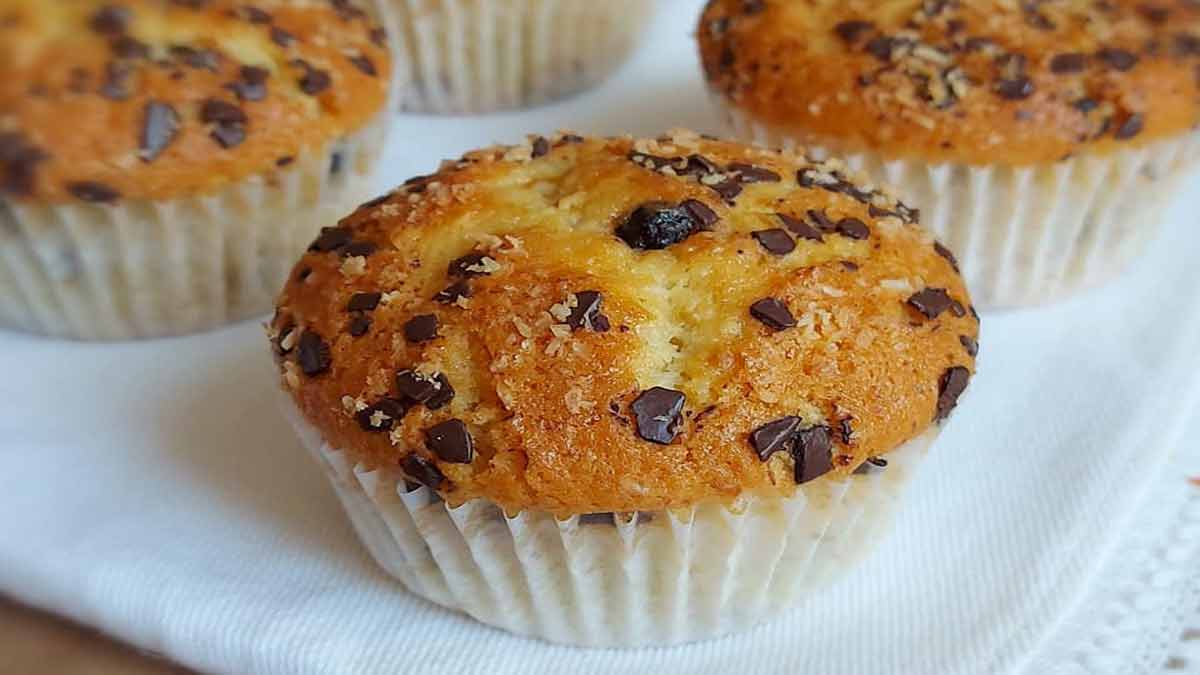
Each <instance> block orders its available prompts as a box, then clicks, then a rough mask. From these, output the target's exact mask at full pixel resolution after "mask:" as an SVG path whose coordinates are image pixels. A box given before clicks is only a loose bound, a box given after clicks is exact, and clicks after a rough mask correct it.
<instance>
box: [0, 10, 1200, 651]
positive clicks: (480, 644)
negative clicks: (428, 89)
mask: <svg viewBox="0 0 1200 675" xmlns="http://www.w3.org/2000/svg"><path fill="white" fill-rule="evenodd" d="M698 6H699V3H698V2H697V1H696V0H663V2H662V12H661V15H660V17H659V20H658V23H657V24H656V25H655V26H654V28H653V30H652V32H651V36H650V39H649V40H648V42H647V45H646V46H645V48H644V49H643V50H642V51H641V53H639V54H638V56H637V58H636V59H635V61H634V62H633V63H631V64H630V65H629V66H628V67H627V68H626V69H625V70H623V71H622V72H621V73H619V75H618V76H617V78H616V79H615V80H614V81H612V82H610V83H609V84H608V85H606V86H605V87H604V88H602V89H600V90H598V91H595V92H591V93H589V94H587V95H585V96H583V97H580V98H577V99H574V100H572V101H568V102H565V103H562V104H559V105H554V106H549V107H545V108H541V109H538V110H535V111H529V112H524V113H506V114H500V115H494V116H489V117H486V118H425V117H407V118H402V120H401V122H400V123H399V125H398V133H397V135H396V137H394V138H393V141H392V143H391V145H390V147H389V148H388V156H389V157H390V158H391V159H390V169H389V174H388V176H387V177H385V181H384V182H389V181H390V182H396V181H398V180H400V179H402V178H404V177H406V176H408V175H412V174H416V173H425V172H428V171H430V170H432V169H433V168H435V167H436V164H437V161H438V160H439V159H440V158H442V157H452V156H457V155H458V154H460V153H461V152H462V151H463V150H466V149H468V148H471V147H473V146H477V145H481V144H486V143H489V142H492V141H497V140H510V141H511V140H516V139H518V138H519V137H520V135H521V134H522V133H523V132H526V131H542V132H545V131H551V130H553V129H555V128H560V127H570V128H574V129H578V130H581V131H585V132H603V133H614V132H622V131H632V132H637V133H655V132H657V131H660V130H662V129H664V128H666V127H670V126H677V125H678V126H691V127H694V128H698V129H700V130H714V129H715V128H716V119H715V116H714V115H713V114H712V113H710V111H709V109H708V107H707V105H706V104H705V100H704V94H703V90H702V88H701V84H700V78H699V75H698V69H697V65H696V63H695V57H694V50H693V47H692V43H691V41H690V32H691V30H692V25H693V18H694V16H695V13H696V11H697V10H698ZM1198 198H1200V183H1197V182H1195V181H1193V182H1192V183H1190V184H1189V191H1188V194H1185V195H1181V197H1180V201H1179V203H1178V204H1176V206H1175V207H1174V208H1173V209H1172V212H1171V224H1170V226H1169V227H1168V228H1167V232H1166V233H1165V234H1164V236H1163V237H1161V238H1160V239H1158V240H1157V241H1156V242H1155V243H1154V244H1153V246H1152V251H1151V253H1150V255H1149V256H1148V257H1147V258H1145V259H1143V260H1141V261H1139V263H1138V264H1137V266H1136V268H1135V269H1134V270H1132V271H1131V273H1130V274H1129V275H1128V276H1127V277H1125V278H1124V279H1122V280H1121V282H1120V283H1119V284H1116V285H1112V286H1109V287H1107V288H1104V289H1101V290H1099V291H1096V292H1092V293H1088V294H1086V295H1083V296H1081V297H1079V298H1077V299H1074V300H1071V301H1069V302H1066V303H1064V304H1061V305H1057V306H1053V307H1048V308H1042V309H1033V310H1025V311H1014V312H1008V313H1003V314H995V315H991V314H988V315H985V316H984V321H983V333H982V341H981V342H982V351H981V360H980V372H979V375H978V377H977V378H976V379H975V381H974V382H973V383H972V386H971V389H970V391H969V393H968V395H967V396H966V397H965V398H964V400H963V402H962V405H961V406H960V409H959V412H958V413H957V414H956V416H955V418H954V419H953V420H952V422H951V423H950V424H949V426H948V428H947V430H946V432H945V433H944V434H943V436H942V439H941V440H940V441H939V443H938V444H937V446H936V447H935V450H934V452H933V454H932V456H931V458H930V460H929V461H928V462H927V464H926V467H925V470H924V471H923V473H922V475H921V476H920V477H919V478H918V480H917V482H916V484H915V485H914V489H913V493H914V494H913V497H912V499H911V500H910V501H909V502H908V503H907V504H906V505H905V507H904V508H903V510H902V511H901V512H900V513H899V514H898V526H897V530H896V532H895V533H894V534H893V535H892V536H891V537H889V538H888V539H887V540H886V541H885V542H883V544H882V546H881V547H880V549H879V551H878V553H877V554H876V555H875V556H874V557H872V558H871V559H870V560H869V561H867V562H866V563H865V564H864V565H863V566H862V567H861V568H860V569H858V570H857V571H856V572H854V573H853V574H851V575H850V576H849V578H848V579H847V580H846V581H845V582H843V583H841V584H839V585H838V586H836V587H834V588H832V589H830V590H829V591H828V592H826V593H824V594H821V595H820V596H818V597H814V598H813V599H812V601H811V602H809V603H808V604H807V605H805V606H804V607H802V608H800V609H798V610H796V611H795V612H793V613H791V614H790V615H788V616H786V617H784V618H782V619H780V620H778V621H776V622H774V623H772V624H769V625H767V626H764V627H761V628H758V629H755V630H753V631H750V632H748V633H746V634H744V635H741V636H737V637H733V638H728V639H724V640H719V641H714V642H709V643H704V644H698V645H693V646H688V647H682V648H674V649H659V650H643V651H587V650H575V649H569V648H563V647H553V646H549V645H545V644H541V643H538V642H533V641H529V640H524V639H519V638H515V637H511V636H509V635H506V634H504V633H501V632H499V631H496V630H492V629H489V628H485V627H483V626H480V625H477V624H475V623H473V622H472V621H470V620H468V619H466V618H464V617H461V616H458V615H455V614H452V613H450V612H447V611H444V610H442V609H439V608H437V607H434V606H432V605H429V604H427V603H425V602H422V601H420V600H418V599H416V598H414V597H413V596H411V595H408V594H407V593H405V592H404V591H403V590H402V589H401V588H400V587H398V586H397V585H396V584H394V583H392V582H390V581H389V580H388V579H387V578H386V577H385V576H384V575H383V574H382V573H381V572H380V571H379V570H377V569H376V568H375V567H374V566H373V564H372V563H371V561H370V560H369V558H368V557H367V555H366V554H365V552H364V551H363V550H362V549H361V548H360V547H359V545H358V543H357V542H356V540H355V538H354V536H353V534H352V532H351V530H350V527H349V525H348V523H347V522H346V520H345V519H344V518H343V516H342V514H341V512H340V511H339V508H338V505H337V502H336V500H335V498H334V496H333V494H332V492H331V490H330V488H329V487H328V486H327V485H326V484H325V480H324V478H323V477H322V475H321V474H320V472H319V471H318V470H317V468H316V467H315V466H313V465H312V464H311V463H310V460H309V459H308V458H307V457H306V456H305V455H304V453H303V452H302V451H301V449H300V448H299V447H298V445H297V443H296V442H295V441H294V440H293V439H292V437H291V435H290V432H289V431H288V429H287V428H286V426H285V424H284V422H283V420H282V418H281V417H280V415H279V414H278V412H277V411H276V409H275V403H274V399H273V396H272V391H273V390H272V388H273V387H274V386H275V383H274V378H273V375H272V372H271V367H270V365H269V361H270V360H269V357H268V355H267V350H266V346H265V341H264V339H263V337H262V335H261V331H260V329H259V327H258V326H257V325H249V324H244V325H239V326H235V327H231V328H229V329H226V330H222V331H218V332H215V333H211V334H207V335H201V336H195V337H189V338H183V339H176V340H163V341H157V342H149V343H141V344H113V345H81V344H70V343H63V342H55V341H49V340H42V339H38V338H33V337H26V336H18V335H12V334H0V372H2V373H3V377H2V378H0V513H2V514H3V515H2V516H0V593H3V594H8V595H12V596H14V597H16V598H18V599H20V600H22V601H25V602H28V603H31V604H34V605H37V606H41V607H45V608H48V609H50V610H52V611H56V612H60V613H63V614H66V615H69V616H71V617H73V618H75V619H77V620H80V621H83V622H86V623H89V624H92V625H95V626H97V627H99V628H101V629H102V630H105V631H107V632H109V633H111V634H113V635H115V636H117V637H118V638H121V639H124V640H127V641H129V642H132V643H134V644H136V645H138V646H140V647H143V648H147V649H151V650H155V651H161V652H163V653H165V654H166V655H167V656H168V657H170V658H172V659H175V660H178V661H180V662H182V663H184V664H186V665H189V666H192V667H195V668H199V669H202V670H211V671H225V672H262V673H330V672H336V673H376V672H415V673H422V674H423V675H434V674H437V673H454V674H456V675H459V674H462V673H469V672H489V673H492V674H497V675H498V674H502V673H529V672H553V673H559V672H572V673H574V674H576V675H583V674H584V673H602V672H603V673H611V672H617V673H620V672H629V673H642V672H695V673H721V674H726V673H729V672H735V671H740V672H754V673H770V672H790V673H795V672H806V673H821V674H823V675H834V674H838V673H847V674H849V673H854V674H871V673H939V674H940V673H980V672H1013V671H1015V670H1018V669H1021V668H1025V669H1026V670H1027V671H1028V672H1034V673H1046V672H1081V673H1082V672H1121V673H1124V672H1154V671H1153V670H1145V671H1139V670H1133V669H1131V668H1134V666H1133V665H1128V663H1132V662H1131V661H1128V659H1136V660H1138V661H1139V663H1138V664H1135V665H1136V666H1137V668H1142V666H1145V667H1146V668H1149V669H1155V668H1157V669H1160V670H1161V668H1162V666H1163V662H1164V659H1166V658H1168V657H1169V655H1170V654H1171V653H1175V652H1173V651H1172V650H1176V652H1178V649H1179V648H1180V646H1179V644H1178V636H1179V634H1180V630H1181V629H1182V626H1183V624H1184V621H1185V620H1184V619H1183V618H1182V617H1183V616H1184V613H1186V612H1187V611H1191V610H1195V609H1198V608H1200V584H1198V583H1197V580H1198V578H1200V575H1198V574H1197V572H1196V570H1197V569H1200V557H1197V551H1198V550H1200V496H1198V494H1200V488H1198V487H1196V486H1193V485H1190V484H1188V483H1187V482H1186V480H1185V478H1184V477H1185V475H1187V474H1188V472H1191V473H1192V474H1193V475H1195V474H1197V473H1200V465H1198V463H1197V461H1196V458H1197V457H1200V452H1198V451H1197V442H1196V438H1197V434H1198V433H1200V426H1193V427H1191V431H1190V432H1189V433H1185V428H1186V424H1185V423H1186V422H1187V421H1188V420H1189V418H1190V413H1191V411H1192V410H1193V409H1194V408H1195V403H1196V401H1197V397H1198V395H1200V357H1198V356H1197V354H1196V352H1195V350H1196V348H1197V346H1198V345H1200V297H1198V293H1197V289H1198V288H1200V280H1198V279H1197V278H1195V270H1196V269H1197V263H1196V261H1197V260H1198V259H1200V233H1198V232H1197V228H1196V223H1195V216H1194V213H1195V205H1196V203H1197V202H1198V201H1200V199H1198ZM1164 467H1165V468H1164ZM1146 494H1150V497H1151V499H1152V500H1153V501H1152V502H1143V501H1141V497H1142V496H1143V495H1146ZM1139 504H1143V505H1145V504H1148V506H1144V507H1139ZM1131 524H1132V525H1131ZM1189 565H1190V569H1189ZM1097 580H1099V584H1096V583H1095V582H1096V581H1097ZM1189 594H1190V595H1189ZM1193 601H1195V602H1194V603H1193ZM1139 603H1140V604H1139ZM1189 603H1191V606H1189ZM1143 605H1144V606H1143ZM1149 619H1152V620H1149ZM1153 631H1158V632H1153ZM1172 631H1174V635H1171V634H1170V633H1171V632H1172ZM1121 640H1126V641H1127V642H1125V643H1122V642H1121ZM1129 641H1132V642H1129ZM1135 643H1136V644H1135ZM1159 644H1161V648H1160V647H1158V646H1155V645H1159ZM1146 645H1150V646H1148V647H1147V646H1146ZM1130 650H1134V651H1136V654H1137V656H1136V657H1134V656H1130V654H1133V653H1134V652H1132V651H1130ZM1097 659H1099V660H1097ZM1122 659H1124V660H1122ZM1118 661H1119V662H1120V663H1122V664H1126V665H1121V666H1120V668H1122V669H1117V670H1109V669H1108V666H1104V667H1103V668H1101V667H1100V666H1097V665H1095V664H1101V665H1103V664H1109V665H1111V664H1116V663H1118ZM1089 664H1092V665H1089ZM2 665H3V655H0V666H2ZM1126 666H1128V667H1126ZM1113 667H1114V668H1117V667H1118V666H1113Z"/></svg>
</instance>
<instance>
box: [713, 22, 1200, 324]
mask: <svg viewBox="0 0 1200 675" xmlns="http://www.w3.org/2000/svg"><path fill="white" fill-rule="evenodd" d="M699 40H700V51H701V55H702V58H703V63H704V69H705V72H706V75H707V78H708V82H709V85H710V87H711V88H712V92H713V94H714V98H715V100H716V101H717V102H718V104H719V105H720V106H721V107H722V108H723V109H724V110H725V112H726V114H727V116H728V119H729V121H730V123H731V128H732V129H733V130H734V131H735V132H736V133H737V134H738V135H739V136H741V137H743V138H746V139H750V140H753V141H755V142H759V143H765V144H771V145H783V146H787V147H798V146H807V147H808V148H809V151H810V152H813V153H815V154H818V155H819V154H820V153H821V152H823V151H832V152H834V153H836V154H839V155H841V156H844V157H846V159H847V161H848V163H849V165H850V166H853V167H856V168H860V169H865V170H867V171H868V172H869V173H871V174H872V175H873V176H874V177H875V178H876V179H877V180H886V181H888V182H890V183H892V184H895V185H896V186H897V187H898V188H899V189H901V191H902V192H903V193H904V194H905V195H907V196H908V197H909V198H910V199H912V200H913V202H914V206H916V207H918V208H920V209H921V212H922V218H921V221H922V223H924V224H925V225H926V226H927V227H929V228H930V229H931V230H933V232H934V233H935V234H936V235H937V236H938V237H940V238H941V239H942V240H943V241H944V242H945V243H946V244H947V246H949V247H950V248H951V249H952V250H954V251H955V253H957V254H958V256H959V258H960V260H961V263H962V268H963V273H964V274H965V275H966V278H967V280H968V283H969V284H970V287H971V290H972V293H973V294H974V296H975V297H976V299H977V302H979V304H980V305H981V306H985V305H986V306H997V305H1023V304H1033V303H1041V302H1046V301H1050V300H1053V299H1055V298H1058V297H1061V296H1062V295H1065V294H1067V293H1069V292H1071V291H1074V290H1078V289H1080V288H1084V287H1087V286H1091V285H1094V284H1098V283H1101V282H1103V281H1105V280H1107V279H1110V278H1112V277H1113V276H1114V275H1115V274H1117V273H1118V272H1119V271H1120V270H1121V269H1122V268H1123V267H1124V266H1125V265H1126V263H1127V262H1128V261H1129V260H1130V259H1132V258H1133V257H1134V256H1135V255H1136V254H1137V253H1138V252H1139V251H1140V250H1141V249H1142V248H1143V246H1144V244H1145V243H1146V242H1147V241H1148V240H1149V239H1150V238H1151V237H1152V236H1153V235H1154V234H1155V232H1156V229H1157V228H1156V225H1157V218H1158V215H1159V212H1160V210H1161V207H1162V206H1163V205H1164V204H1165V203H1167V202H1168V200H1169V199H1170V197H1171V194H1172V188H1173V186H1174V185H1176V183H1177V179H1178V178H1180V177H1181V176H1182V175H1184V173H1185V171H1186V170H1187V169H1189V168H1190V167H1192V166H1193V165H1194V164H1195V160H1196V158H1197V156H1198V155H1200V138H1198V135H1197V134H1196V132H1194V131H1193V127H1194V126H1195V125H1196V124H1197V122H1198V121H1200V105H1198V102H1200V89H1198V84H1197V82H1198V80H1197V77H1196V73H1197V68H1198V67H1200V7H1198V6H1197V5H1196V4H1195V3H1191V2H1182V1H1178V0H1175V1H1170V0H1158V1H1152V2H1146V1H1145V0H1112V1H1110V2H1091V1H1084V0H1079V1H1065V0H1064V1H1062V2H1020V3H1018V2H1011V1H1003V0H978V1H971V2H965V1H964V2H945V1H926V2H919V1H917V0H890V1H886V2H880V1H878V0H849V1H847V2H798V1H796V0H757V1H755V2H745V1H743V0H712V2H710V3H709V4H708V6H707V8H706V10H705V11H704V14H703V16H702V18H701V20H700V26H699Z"/></svg>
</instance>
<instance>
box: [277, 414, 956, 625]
mask: <svg viewBox="0 0 1200 675" xmlns="http://www.w3.org/2000/svg"><path fill="white" fill-rule="evenodd" d="M285 397H286V395H285ZM283 409H284V412H285V415H286V416H287V417H289V419H290V420H291V422H292V424H293V425H294V426H295V428H296V432H297V434H298V435H299V437H300V439H301V441H302V443H303V445H304V446H305V447H306V448H307V449H308V450H309V451H310V452H311V453H312V455H313V456H314V457H315V458H316V460H317V462H318V463H319V464H320V465H321V466H322V467H324V469H325V472H326V474H327V476H328V477H329V480H330V481H331V482H332V484H333V485H334V488H335V489H336V492H337V494H338V496H339V498H340V499H341V502H342V506H343V507H344V509H345V511H346V513H347V514H348V515H349V517H350V520H351V522H352V523H353V524H354V528H355V530H356V531H357V533H358V536H359V538H360V539H361V540H362V542H363V544H364V545H365V546H366V548H367V549H368V550H369V551H370V552H371V555H372V556H374V558H375V560H376V561H377V562H378V563H379V565H380V566H381V567H383V569H385V570H386V571H387V572H388V573H389V574H391V575H392V576H393V577H395V578H396V579H398V580H399V581H400V582H402V583H403V584H404V585H405V586H406V587H407V588H408V589H409V590H410V591H412V592H413V593H415V594H417V595H419V596H421V597H423V598H426V599H428V600H430V601H432V602H435V603H437V604H439V605H443V606H445V607H448V608H450V609H454V610H458V611H461V612H465V613H466V614H469V615H470V616H472V617H474V618H475V619H477V620H479V621H481V622H483V623H486V624H490V625H493V626H498V627H500V628H504V629H506V630H508V631H511V632H513V633H517V634H520V635H527V636H533V637H538V638H541V639H544V640H548V641H551V642H557V643H563V644H571V645H581V646H592V647H632V646H649V645H670V644H679V643H684V642H692V641H696V640H704V639H708V638H713V637H717V636H720V635H725V634H728V633H733V632H737V631H743V630H747V629H749V628H751V627H753V626H755V625H757V624H758V623H761V622H762V621H764V620H766V619H768V618H770V617H772V616H773V615H776V614H778V613H780V612H782V611H784V610H786V609H788V608H791V607H794V606H795V605H796V604H797V603H798V602H799V601H800V600H801V599H802V598H803V597H805V596H806V595H807V594H809V593H812V592H814V591H816V590H818V589H820V588H822V587H824V586H826V585H828V584H829V583H830V582H832V581H833V580H834V579H836V578H837V577H838V576H839V575H840V574H843V573H845V572H847V571H849V570H850V569H851V568H852V567H853V566H854V565H855V563H857V562H858V561H860V560H862V559H863V558H865V557H866V555H867V554H868V553H869V552H870V551H871V550H872V548H873V547H874V545H875V544H876V543H877V542H878V541H879V540H880V539H881V538H882V537H883V536H884V535H885V534H886V532H887V531H888V530H889V529H890V526H891V523H892V517H893V515H894V514H895V513H896V511H897V510H898V502H899V500H900V498H901V496H902V493H903V491H904V488H905V487H906V486H907V485H908V484H909V482H910V481H911V479H912V477H913V474H914V473H915V469H916V467H917V466H918V465H919V464H920V461H921V460H922V459H923V458H924V456H925V454H926V451H927V449H928V447H929V445H930V443H931V442H932V441H933V439H934V438H935V437H936V435H937V429H936V428H934V429H932V430H930V431H929V432H927V433H926V434H925V435H923V436H921V437H919V438H917V439H915V440H913V441H911V442H909V443H907V444H905V445H904V446H902V447H901V448H899V449H897V450H896V451H894V452H892V453H890V454H888V456H887V460H888V466H887V468H886V469H883V470H877V471H874V472H870V473H864V474H855V475H852V476H850V477H849V478H845V479H833V478H825V479H819V480H817V481H813V482H811V483H808V484H805V485H803V486H801V488H799V490H798V492H797V493H796V495H795V496H794V497H790V498H786V499H784V498H772V499H766V498H759V499H753V498H752V499H743V500H740V501H739V502H738V503H736V504H734V505H732V506H724V505H719V504H706V505H701V506H696V507H694V508H691V509H675V510H670V511H653V512H644V511H643V512H635V513H616V514H613V513H607V514H588V515H577V516H573V517H571V518H568V519H566V520H559V519H557V518H555V517H554V516H552V515H550V514H548V513H542V512H534V511H524V512H521V513H518V514H517V515H515V516H510V515H506V514H505V513H504V512H503V511H502V510H501V509H500V508H498V507H497V506H495V505H493V504H491V503H489V502H487V501H484V500H473V501H470V502H467V503H465V504H463V505H461V506H458V507H451V506H449V505H448V504H447V503H445V502H444V501H442V500H441V499H440V498H439V497H438V496H437V494H436V493H434V492H433V491H431V490H429V489H428V488H425V487H415V488H413V485H412V484H409V483H407V482H406V481H405V479H404V477H403V476H402V475H401V474H400V473H399V472H398V471H397V470H393V469H388V470H368V469H367V468H365V467H363V466H361V465H356V464H355V462H354V460H353V459H351V456H350V455H349V454H348V453H346V452H343V451H341V450H338V449H335V448H332V447H330V446H329V445H328V444H326V443H325V442H324V441H323V439H322V437H321V433H320V431H319V430H317V429H316V428H315V427H313V426H312V425H311V424H310V423H308V422H307V421H306V420H304V419H303V418H302V417H301V414H300V412H299V411H298V410H297V408H296V407H295V404H294V403H292V402H291V400H290V399H286V400H285V401H284V402H283Z"/></svg>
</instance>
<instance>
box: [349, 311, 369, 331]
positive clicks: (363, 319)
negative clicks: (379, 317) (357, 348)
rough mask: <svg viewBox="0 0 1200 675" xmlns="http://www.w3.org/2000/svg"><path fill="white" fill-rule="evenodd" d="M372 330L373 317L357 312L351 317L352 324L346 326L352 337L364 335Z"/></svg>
mask: <svg viewBox="0 0 1200 675" xmlns="http://www.w3.org/2000/svg"><path fill="white" fill-rule="evenodd" d="M369 330H371V317H369V316H367V315H365V314H355V315H354V316H352V317H350V325H348V326H347V327H346V331H347V332H348V333H350V335H351V337H362V336H364V335H366V334H367V331H369Z"/></svg>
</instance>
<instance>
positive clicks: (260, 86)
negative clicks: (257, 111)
mask: <svg viewBox="0 0 1200 675" xmlns="http://www.w3.org/2000/svg"><path fill="white" fill-rule="evenodd" d="M238 74H239V75H240V76H241V79H239V80H238V81H236V82H231V83H230V84H228V85H226V87H227V88H228V89H229V90H231V91H232V92H233V93H234V94H236V95H237V97H238V99H239V100H242V101H261V100H263V99H264V98H266V97H267V77H269V76H270V74H271V73H270V71H268V70H267V69H266V68H259V67H258V66H242V67H241V69H240V70H239V71H238Z"/></svg>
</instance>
